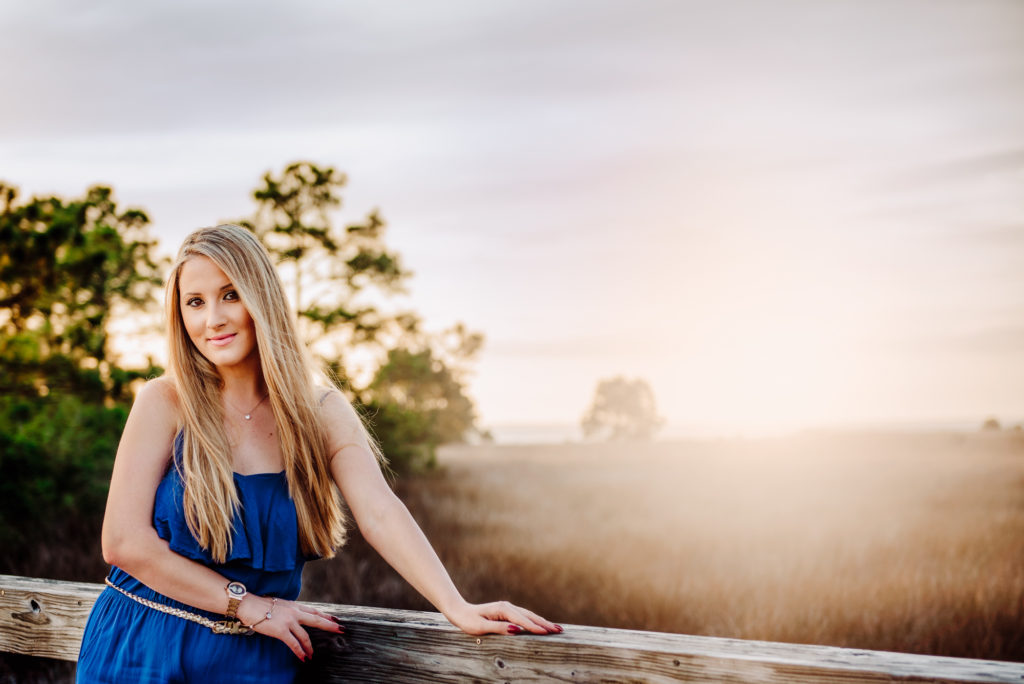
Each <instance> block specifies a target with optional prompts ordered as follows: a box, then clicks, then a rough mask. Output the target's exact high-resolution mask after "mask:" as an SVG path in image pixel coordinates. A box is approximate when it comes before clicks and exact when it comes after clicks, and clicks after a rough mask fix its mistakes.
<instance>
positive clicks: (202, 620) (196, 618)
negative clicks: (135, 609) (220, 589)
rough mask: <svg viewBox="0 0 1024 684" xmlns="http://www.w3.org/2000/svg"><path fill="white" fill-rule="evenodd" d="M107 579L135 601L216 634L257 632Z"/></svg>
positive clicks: (248, 626)
mask: <svg viewBox="0 0 1024 684" xmlns="http://www.w3.org/2000/svg"><path fill="white" fill-rule="evenodd" d="M105 581H106V583H107V586H109V587H113V588H114V589H117V590H118V591H119V592H121V593H122V594H124V595H125V596H127V597H128V598H130V599H132V600H133V601H138V602H139V603H141V604H142V605H144V606H146V607H147V608H153V609H155V610H159V611H160V612H161V613H167V614H168V615H174V616H175V617H180V618H185V619H186V620H191V621H192V622H197V623H199V624H200V625H202V626H203V627H209V628H210V629H212V630H213V632H214V634H245V635H249V634H254V633H255V630H253V628H252V627H251V626H250V625H244V624H242V623H241V621H239V620H211V619H210V618H208V617H204V616H202V615H196V614H195V613H190V612H188V611H187V610H182V609H181V608H172V607H171V606H165V605H164V604H162V603H157V602H156V601H150V600H149V599H144V598H142V597H141V596H136V595H135V594H133V593H131V592H130V591H125V590H124V589H122V588H121V587H119V586H117V585H116V584H114V583H113V582H111V581H110V578H109V577H108V578H106V580H105ZM268 617H269V616H268ZM261 622H262V620H261Z"/></svg>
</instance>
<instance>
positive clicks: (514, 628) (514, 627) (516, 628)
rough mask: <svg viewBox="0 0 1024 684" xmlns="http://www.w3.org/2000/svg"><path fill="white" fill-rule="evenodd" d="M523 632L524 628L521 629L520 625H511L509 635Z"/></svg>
mask: <svg viewBox="0 0 1024 684" xmlns="http://www.w3.org/2000/svg"><path fill="white" fill-rule="evenodd" d="M522 631H523V628H522V627H520V626H519V625H509V626H508V633H509V634H519V633H520V632H522Z"/></svg>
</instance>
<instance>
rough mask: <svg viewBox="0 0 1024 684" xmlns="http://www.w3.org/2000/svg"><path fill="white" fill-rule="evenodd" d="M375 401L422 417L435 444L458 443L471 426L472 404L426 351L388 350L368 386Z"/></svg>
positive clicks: (456, 382) (429, 351)
mask: <svg viewBox="0 0 1024 684" xmlns="http://www.w3.org/2000/svg"><path fill="white" fill-rule="evenodd" d="M367 393H368V394H369V395H370V396H371V397H373V399H375V400H376V401H380V402H386V403H390V404H394V405H396V406H399V407H402V408H403V409H405V410H407V411H412V412H415V413H417V414H420V415H422V416H424V418H425V421H426V425H427V426H428V427H429V430H430V434H431V436H432V438H433V440H434V441H435V442H436V443H444V442H459V441H462V439H463V435H465V433H466V432H467V431H468V430H469V429H471V428H472V427H473V423H474V420H475V418H476V416H475V411H474V408H473V402H472V401H470V400H469V398H467V397H466V395H465V394H463V392H462V385H461V384H460V383H459V382H458V381H457V380H456V379H455V377H454V376H453V375H452V373H451V372H450V371H449V369H448V367H447V366H446V365H445V363H444V362H443V361H441V360H440V359H436V358H434V356H433V352H432V351H431V350H430V349H429V348H427V349H424V350H422V351H419V352H414V351H411V350H409V349H403V348H397V349H389V350H388V356H387V361H386V362H385V363H384V364H383V365H381V367H380V368H379V369H378V370H377V373H376V375H374V378H373V380H372V381H371V382H370V384H369V386H368V387H367Z"/></svg>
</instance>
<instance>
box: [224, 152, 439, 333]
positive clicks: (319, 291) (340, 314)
mask: <svg viewBox="0 0 1024 684" xmlns="http://www.w3.org/2000/svg"><path fill="white" fill-rule="evenodd" d="M346 182H347V179H346V177H345V175H344V174H343V173H340V172H338V171H337V170H335V169H334V168H333V167H330V166H327V167H320V166H316V165H315V164H313V163H311V162H306V161H300V162H294V163H292V164H289V165H288V167H286V168H285V170H284V171H283V172H282V173H281V175H280V176H277V177H275V176H273V175H272V174H270V173H267V174H265V175H264V176H263V185H262V186H261V187H259V188H257V189H256V190H255V191H253V199H255V200H256V205H257V209H256V213H255V215H254V217H253V218H252V219H251V220H243V221H240V223H241V224H242V225H245V226H246V227H248V228H249V229H250V230H252V231H253V232H255V233H256V235H258V236H259V238H260V240H261V241H262V242H263V244H264V245H265V246H266V248H267V251H268V252H270V254H271V255H272V256H274V257H275V258H276V260H277V263H278V264H279V266H284V269H282V271H283V273H286V274H287V275H288V276H290V280H291V286H292V288H293V301H292V305H293V306H294V307H295V311H296V312H297V314H298V316H299V318H300V320H302V321H304V322H305V323H306V324H307V325H306V327H307V330H306V331H305V332H306V334H307V337H308V338H309V339H311V340H314V339H320V338H322V337H325V336H338V334H339V333H345V335H346V336H345V338H344V339H343V340H342V342H343V343H344V344H345V345H346V346H352V345H358V344H365V343H374V344H379V338H380V336H381V335H382V334H392V335H394V334H401V333H403V332H404V331H409V330H415V329H416V327H417V325H418V324H419V322H420V319H419V316H418V315H417V314H416V313H415V312H411V311H407V312H403V313H400V314H397V315H392V316H386V315H384V314H382V313H381V312H380V311H379V310H378V309H377V308H376V307H373V306H361V305H359V304H357V303H356V302H355V301H354V300H355V297H356V295H358V294H359V293H360V292H361V291H362V290H364V289H365V288H367V287H370V286H372V287H376V288H377V289H379V290H381V291H383V292H385V293H389V294H391V293H398V292H404V291H405V288H404V284H403V283H404V281H405V280H406V279H408V278H409V277H410V276H411V275H412V273H411V272H409V271H406V270H404V269H403V268H402V266H401V259H400V258H399V256H398V255H397V254H395V253H392V252H390V251H388V249H387V247H386V246H385V244H384V230H385V228H386V224H385V223H384V221H383V219H381V217H380V215H379V213H378V212H377V211H376V210H374V211H372V212H370V214H369V215H368V216H367V217H366V219H365V220H364V221H363V222H361V223H356V224H352V225H349V226H347V227H346V228H345V229H344V231H341V232H339V231H337V230H335V228H334V226H333V225H332V223H331V212H332V211H333V210H335V209H337V208H339V207H340V206H341V197H340V192H341V188H342V187H344V185H345V183H346ZM304 294H306V295H308V297H307V298H308V299H310V300H311V301H309V302H307V301H305V299H304V296H303V295H304Z"/></svg>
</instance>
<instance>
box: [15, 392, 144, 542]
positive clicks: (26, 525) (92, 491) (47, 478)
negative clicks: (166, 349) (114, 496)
mask: <svg viewBox="0 0 1024 684" xmlns="http://www.w3.org/2000/svg"><path fill="white" fill-rule="evenodd" d="M127 418H128V410H127V408H126V407H125V406H123V405H118V406H115V407H113V408H106V407H104V406H99V405H96V404H94V403H90V402H87V401H83V400H82V399H80V398H78V397H74V396H71V395H65V394H55V393H51V394H50V395H49V396H46V397H33V398H26V397H18V396H3V397H0V472H2V473H3V477H0V546H3V547H4V548H8V549H16V548H18V547H19V546H20V545H21V544H24V543H28V542H29V541H30V539H29V538H30V537H33V538H35V539H36V540H38V535H39V533H40V532H45V531H46V530H47V529H49V528H51V527H53V526H55V525H58V524H60V523H61V522H62V521H63V520H64V519H66V518H69V517H79V518H97V517H99V516H101V515H102V514H103V507H104V503H105V501H106V494H107V486H108V483H109V482H110V471H111V468H112V467H113V463H114V455H115V454H116V452H117V444H118V441H119V440H120V437H121V431H122V430H123V429H124V424H125V421H126V420H127Z"/></svg>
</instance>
